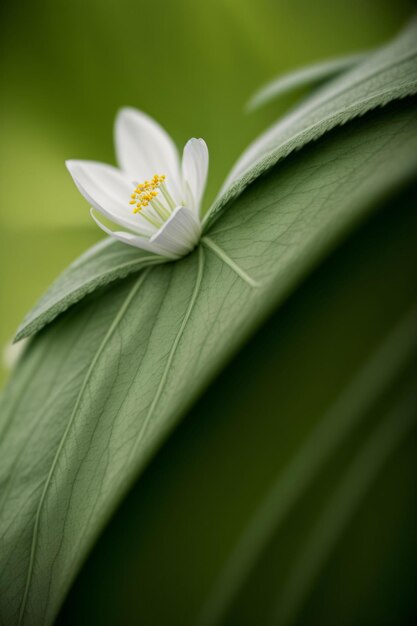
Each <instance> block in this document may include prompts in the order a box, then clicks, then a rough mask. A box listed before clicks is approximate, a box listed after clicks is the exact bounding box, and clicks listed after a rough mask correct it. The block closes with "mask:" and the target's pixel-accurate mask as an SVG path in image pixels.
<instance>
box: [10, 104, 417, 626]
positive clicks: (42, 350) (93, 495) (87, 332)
mask: <svg viewBox="0 0 417 626" xmlns="http://www.w3.org/2000/svg"><path fill="white" fill-rule="evenodd" d="M416 168H417V119H416V116H415V103H414V102H413V101H404V102H403V103H402V104H398V105H395V106H390V107H389V109H384V110H383V111H380V112H377V113H374V114H373V115H370V116H368V117H366V118H364V119H362V120H359V121H356V122H354V123H352V124H350V126H349V127H347V128H346V129H339V130H338V131H335V132H333V133H331V134H329V135H328V136H327V137H325V138H323V139H322V140H321V141H320V142H318V143H316V144H314V145H312V146H309V147H306V148H305V149H304V150H303V151H302V152H300V153H298V154H296V155H293V156H292V157H291V158H289V159H287V160H286V162H285V163H284V164H282V165H281V167H280V168H279V169H276V170H273V171H271V172H270V173H269V174H268V175H267V176H264V177H262V178H261V179H259V180H257V181H256V183H254V184H253V185H252V186H251V187H249V188H248V189H247V191H246V193H245V194H242V195H241V197H240V198H239V199H238V200H237V201H236V202H235V203H234V204H233V205H231V206H230V207H229V210H228V211H227V213H225V215H224V217H223V220H222V221H218V222H216V223H215V224H214V226H213V227H212V228H211V229H210V230H209V231H208V232H207V234H206V235H205V237H204V238H203V240H202V245H200V247H199V248H198V249H197V250H196V251H195V252H194V253H193V254H191V255H189V256H188V257H186V258H184V259H182V260H181V261H179V262H176V263H169V264H164V265H162V266H159V267H148V268H147V269H145V270H144V271H142V272H139V274H138V275H136V276H134V277H128V278H127V279H125V280H124V281H119V282H117V283H115V284H114V285H113V287H112V288H111V289H107V290H105V291H103V293H101V294H100V295H97V297H95V298H90V299H86V300H85V302H83V303H80V304H79V305H77V306H73V307H71V309H70V310H68V311H67V313H66V314H65V315H62V316H61V317H60V318H59V319H57V320H56V322H55V323H54V324H51V325H49V327H47V328H45V329H44V330H43V332H41V333H39V334H38V335H37V336H36V337H35V339H34V340H33V342H32V344H31V346H30V347H29V349H28V353H27V355H26V357H25V358H24V359H23V361H22V363H21V364H20V366H19V367H18V370H17V372H16V375H15V376H14V378H13V380H12V381H11V384H10V385H9V387H8V389H7V390H6V392H5V394H4V397H3V398H2V406H1V424H0V429H1V433H2V436H1V443H0V446H1V449H0V481H1V493H2V510H1V518H0V527H1V541H2V549H1V560H2V568H1V571H2V579H1V581H0V584H1V587H2V590H3V596H2V600H1V616H2V619H3V623H4V624H8V625H9V624H14V623H19V624H34V625H35V624H36V626H38V625H39V624H50V623H51V622H52V621H53V619H54V617H55V615H56V612H57V610H58V608H59V606H60V604H61V602H62V599H63V596H64V595H65V593H66V591H67V590H68V587H69V585H70V583H71V581H72V580H73V579H74V576H75V574H76V572H77V570H78V569H79V567H80V564H81V563H82V561H83V559H84V557H85V554H86V552H87V551H88V549H89V548H90V547H91V545H92V543H93V542H94V540H95V538H96V536H97V534H98V533H99V532H100V530H101V529H102V528H103V526H104V524H105V523H106V521H107V520H108V518H109V516H110V514H111V513H112V511H114V509H115V507H116V505H117V503H118V502H120V499H121V497H122V496H123V495H124V494H125V493H126V490H127V489H128V487H129V486H130V485H131V484H132V481H133V480H134V479H135V478H136V477H137V475H138V473H139V471H140V470H141V469H142V468H143V467H144V466H145V464H146V463H147V461H148V459H149V458H150V457H151V456H152V455H153V454H154V452H155V450H156V449H157V448H158V447H159V446H160V444H161V441H162V440H163V439H164V438H165V437H166V436H167V434H168V432H169V431H170V430H171V429H172V428H173V426H174V424H175V423H176V422H177V420H178V419H179V417H180V416H181V415H182V414H183V413H184V411H185V410H186V409H187V407H189V406H190V404H191V403H192V401H193V400H194V399H195V398H196V396H197V394H198V393H199V392H200V391H201V389H202V388H203V387H204V386H205V385H207V384H208V382H209V380H211V379H212V377H213V376H214V374H215V373H216V372H217V371H218V370H219V368H220V367H221V366H222V364H223V363H224V362H225V361H226V359H228V358H230V356H231V354H232V353H233V352H235V351H236V349H237V348H238V347H239V345H240V344H241V343H242V341H244V340H245V338H246V337H248V335H249V334H250V332H252V331H253V330H254V328H255V327H256V326H257V325H258V324H259V323H260V322H261V321H262V320H264V319H265V316H266V315H268V314H269V313H271V311H272V310H273V309H274V307H276V306H277V305H278V304H279V303H280V302H282V301H283V299H284V297H285V296H286V294H288V292H289V290H290V289H293V288H294V286H295V285H296V283H297V282H298V281H300V279H301V278H302V277H303V276H305V275H306V274H307V273H308V272H310V271H311V270H312V268H313V267H314V266H315V265H316V264H317V262H318V261H319V260H320V259H322V258H323V256H324V255H325V254H326V253H327V252H328V251H329V250H330V249H331V248H332V246H334V245H335V243H336V242H337V240H338V239H340V238H342V237H343V236H344V235H345V234H346V233H347V232H348V231H349V230H351V229H352V228H353V226H354V224H355V223H356V222H357V221H358V220H359V219H360V218H363V216H364V215H366V213H367V211H369V210H370V209H371V208H372V207H373V206H374V205H375V203H376V202H377V201H378V200H380V199H381V198H383V197H385V195H387V194H389V193H390V192H392V191H393V190H394V189H396V188H397V187H398V186H399V185H400V184H402V183H404V182H405V181H406V180H408V179H409V176H410V175H411V174H412V173H414V172H415V171H416Z"/></svg>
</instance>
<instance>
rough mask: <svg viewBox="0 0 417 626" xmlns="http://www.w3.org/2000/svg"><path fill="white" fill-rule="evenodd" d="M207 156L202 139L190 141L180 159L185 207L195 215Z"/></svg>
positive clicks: (198, 206) (205, 171) (201, 194)
mask: <svg viewBox="0 0 417 626" xmlns="http://www.w3.org/2000/svg"><path fill="white" fill-rule="evenodd" d="M208 164H209V155H208V148H207V144H206V142H205V141H204V139H195V138H193V139H190V140H189V141H188V142H187V143H186V144H185V148H184V153H183V157H182V175H183V179H184V186H185V191H186V194H187V206H189V207H190V208H192V209H193V210H194V211H195V212H196V213H197V215H198V214H199V212H200V204H201V199H202V197H203V193H204V189H205V186H206V181H207V173H208Z"/></svg>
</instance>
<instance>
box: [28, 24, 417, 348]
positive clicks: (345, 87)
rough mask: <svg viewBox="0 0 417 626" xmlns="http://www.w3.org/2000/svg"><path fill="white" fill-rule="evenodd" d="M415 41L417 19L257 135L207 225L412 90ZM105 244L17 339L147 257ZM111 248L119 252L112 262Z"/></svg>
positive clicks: (49, 296)
mask: <svg viewBox="0 0 417 626" xmlns="http://www.w3.org/2000/svg"><path fill="white" fill-rule="evenodd" d="M416 42H417V20H416V21H415V22H413V23H412V24H411V26H410V27H409V28H408V29H406V31H405V32H404V33H403V34H402V35H401V36H400V37H399V38H398V39H397V40H395V41H394V42H393V43H391V44H389V45H388V46H386V47H385V48H383V49H382V50H380V51H378V52H376V53H375V54H373V55H371V56H370V58H369V59H367V60H366V61H365V62H364V63H361V64H360V65H359V66H358V67H357V68H355V69H353V70H352V71H350V72H347V73H345V74H344V75H343V76H341V77H340V78H339V79H338V80H336V81H333V82H332V83H331V84H330V85H329V86H328V87H325V88H324V89H323V90H321V91H320V92H318V93H317V94H316V95H314V96H313V97H311V98H310V99H308V100H307V101H305V102H304V103H303V104H302V105H301V106H300V107H299V108H298V109H296V110H295V111H294V112H293V113H291V114H290V115H288V116H286V117H285V118H283V119H282V120H281V121H280V122H278V124H277V125H276V126H274V127H273V128H272V129H271V130H270V131H268V132H267V133H266V134H265V135H264V136H262V137H261V138H260V139H259V140H257V141H256V142H255V143H254V144H253V145H252V147H250V148H249V149H248V151H247V152H246V153H245V154H244V155H243V156H242V158H241V159H239V161H238V163H237V164H236V166H235V167H234V168H233V170H232V173H231V174H230V176H229V177H228V179H227V181H226V183H225V185H224V187H223V190H222V193H221V194H220V196H219V198H218V200H217V201H216V202H215V203H214V205H213V206H212V208H211V209H210V210H209V212H208V213H207V214H206V216H205V218H204V223H205V228H206V230H207V228H208V227H209V226H210V224H211V223H212V221H213V219H214V218H215V217H216V216H218V215H219V213H220V211H221V209H222V208H223V207H224V206H225V205H226V204H227V203H229V202H231V201H232V200H233V199H234V198H236V197H237V196H238V195H239V194H240V193H242V191H243V190H244V189H245V187H246V186H247V185H248V184H249V183H251V182H253V181H254V180H255V179H256V178H257V177H259V176H260V175H261V174H262V173H264V172H266V171H267V170H268V169H269V168H271V167H272V166H273V165H274V164H275V163H276V162H277V161H278V160H280V159H283V158H284V157H286V156H288V155H289V154H290V153H291V152H292V151H294V150H295V149H299V148H300V147H302V146H303V145H305V144H306V143H308V142H310V141H312V140H315V139H317V138H318V137H320V136H321V135H323V134H324V133H326V132H328V131H329V130H331V129H332V128H334V127H335V126H337V125H339V124H343V123H345V122H347V121H348V120H350V119H352V118H354V117H356V116H358V115H363V114H364V113H366V111H369V110H370V109H373V108H375V107H378V106H382V105H386V104H387V103H388V102H390V101H391V100H394V99H396V98H402V97H405V96H406V95H408V94H413V93H415V91H416V90H417V62H416V58H417V43H416ZM104 245H105V247H104V249H101V248H100V247H99V248H98V249H95V248H93V249H92V250H91V251H90V253H89V254H88V255H87V257H83V259H84V260H83V261H82V265H81V267H80V268H78V267H77V265H78V263H76V264H75V271H74V270H72V269H71V268H70V269H69V270H68V271H67V272H65V273H64V274H63V275H62V276H61V277H60V278H58V280H57V281H56V283H55V284H54V285H53V287H52V288H51V289H50V290H48V291H47V292H46V294H45V295H44V297H43V298H42V300H41V302H40V303H39V304H38V305H37V306H36V307H35V309H33V310H32V311H31V312H30V313H29V314H28V316H27V317H26V319H25V320H24V322H23V324H22V325H21V326H20V328H19V330H18V334H17V337H16V340H19V339H22V338H23V337H28V336H30V335H31V334H32V333H33V332H37V331H39V330H40V329H41V328H42V327H43V326H44V325H45V324H47V323H49V322H50V321H51V320H53V319H54V318H55V317H56V316H57V315H58V314H59V313H61V312H62V311H64V310H66V309H67V308H68V306H69V305H71V304H74V303H75V302H77V301H79V300H80V299H81V298H83V297H84V295H85V294H86V293H91V292H93V291H94V290H95V289H96V288H98V287H101V286H102V285H105V284H107V283H109V282H111V281H114V280H116V279H117V278H120V277H123V276H126V275H127V274H128V272H129V271H132V272H133V271H136V270H137V269H139V268H140V267H141V266H142V265H143V264H144V263H145V260H144V258H143V257H142V255H140V253H138V252H136V254H137V255H138V264H137V265H136V264H135V260H134V258H135V250H133V252H132V250H122V249H121V248H120V247H119V246H117V247H116V246H115V247H114V248H113V247H112V246H110V247H109V249H108V250H107V248H106V244H104ZM125 248H127V246H126V247H125ZM113 250H114V251H116V254H117V258H116V259H114V260H113V264H112V254H113ZM108 254H109V256H107V255H108ZM96 255H97V259H96ZM103 257H104V258H103ZM145 258H148V260H147V261H146V263H147V264H151V263H152V261H151V259H149V257H145ZM158 262H159V261H158ZM130 263H132V265H130ZM127 268H128V269H127Z"/></svg>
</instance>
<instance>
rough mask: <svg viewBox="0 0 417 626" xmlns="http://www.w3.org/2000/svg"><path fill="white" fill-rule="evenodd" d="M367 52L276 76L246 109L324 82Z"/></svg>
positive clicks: (258, 106)
mask: <svg viewBox="0 0 417 626" xmlns="http://www.w3.org/2000/svg"><path fill="white" fill-rule="evenodd" d="M369 54H370V53H369V52H367V53H357V54H350V55H348V56H344V57H338V58H336V59H327V60H325V61H319V62H317V63H314V64H312V65H307V66H305V67H302V68H300V69H297V70H293V71H291V72H288V73H287V74H283V75H281V76H278V77H277V78H275V79H274V80H272V81H271V82H269V83H267V84H266V85H264V86H263V87H261V89H259V91H257V92H256V93H255V94H254V95H253V96H252V98H251V99H250V100H249V102H248V104H247V107H246V108H247V110H248V111H255V110H256V109H259V108H260V107H262V106H264V105H265V104H268V103H269V102H271V101H272V100H276V99H277V98H279V97H280V96H283V95H285V94H287V93H289V92H291V91H294V90H296V89H300V88H302V87H311V86H314V85H316V84H317V83H321V82H324V81H325V80H328V79H329V78H333V77H334V76H337V75H338V74H341V73H342V72H344V71H346V70H348V69H350V68H352V67H353V66H354V65H358V63H359V62H360V61H363V60H364V59H365V58H366V57H367V56H369Z"/></svg>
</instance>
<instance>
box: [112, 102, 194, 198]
mask: <svg viewBox="0 0 417 626" xmlns="http://www.w3.org/2000/svg"><path fill="white" fill-rule="evenodd" d="M115 143H116V154H117V160H118V163H119V165H120V167H121V168H122V170H123V171H124V172H125V173H126V174H127V175H128V177H129V178H130V179H131V180H132V181H134V182H136V183H140V182H143V181H144V180H147V179H149V178H152V176H153V175H154V174H165V175H166V177H167V180H166V184H167V186H168V188H169V190H170V192H171V194H172V195H173V197H174V198H175V199H176V200H177V201H178V202H180V201H181V199H182V198H181V186H180V168H179V156H178V151H177V148H176V146H175V144H174V142H173V141H172V139H171V137H170V136H169V135H168V133H166V132H165V130H164V129H163V128H162V126H160V125H159V124H158V123H157V122H155V120H153V119H152V118H151V117H149V116H148V115H146V114H145V113H142V111H138V110H136V109H133V108H129V107H128V108H124V109H122V110H121V111H120V112H119V114H118V116H117V118H116V125H115Z"/></svg>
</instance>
